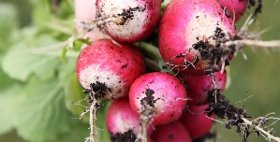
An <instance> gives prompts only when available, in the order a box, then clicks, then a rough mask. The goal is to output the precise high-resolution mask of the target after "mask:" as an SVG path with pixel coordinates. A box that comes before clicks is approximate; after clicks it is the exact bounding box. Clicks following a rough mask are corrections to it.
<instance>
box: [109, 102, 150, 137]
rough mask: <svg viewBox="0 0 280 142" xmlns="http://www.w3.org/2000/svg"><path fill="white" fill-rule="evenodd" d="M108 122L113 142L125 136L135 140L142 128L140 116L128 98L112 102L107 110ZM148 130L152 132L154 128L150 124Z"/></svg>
mask: <svg viewBox="0 0 280 142" xmlns="http://www.w3.org/2000/svg"><path fill="white" fill-rule="evenodd" d="M106 124H107V128H108V131H109V132H110V133H111V140H112V141H113V142H114V141H120V140H121V139H125V138H126V140H127V141H135V140H136V139H137V135H138V134H139V130H140V124H139V116H138V114H137V113H135V112H134V111H132V110H131V107H130V105H129V101H128V99H127V98H123V99H117V100H114V101H113V102H112V104H111V105H110V107H109V110H108V112H107V117H106ZM148 130H149V132H148V133H150V134H151V133H152V130H153V129H152V127H151V126H150V127H149V128H148Z"/></svg>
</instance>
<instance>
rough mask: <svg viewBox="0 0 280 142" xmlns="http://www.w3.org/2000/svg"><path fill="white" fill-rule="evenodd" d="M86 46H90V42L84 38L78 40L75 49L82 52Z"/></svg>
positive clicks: (75, 42)
mask: <svg viewBox="0 0 280 142" xmlns="http://www.w3.org/2000/svg"><path fill="white" fill-rule="evenodd" d="M84 44H87V45H88V44H90V40H89V39H83V38H79V39H76V40H75V41H74V43H73V48H74V50H75V51H80V50H81V48H82V46H83V45H84Z"/></svg>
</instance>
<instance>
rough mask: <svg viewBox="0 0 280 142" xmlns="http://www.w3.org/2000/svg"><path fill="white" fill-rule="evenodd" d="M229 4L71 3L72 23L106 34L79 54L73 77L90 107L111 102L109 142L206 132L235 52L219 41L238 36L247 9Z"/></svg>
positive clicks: (186, 141) (177, 0)
mask: <svg viewBox="0 0 280 142" xmlns="http://www.w3.org/2000/svg"><path fill="white" fill-rule="evenodd" d="M231 1H232V3H233V4H236V5H232V6H230V5H229V4H226V1H223V0H172V1H171V2H170V3H169V4H168V5H167V7H164V8H163V7H161V1H160V0H126V1H124V0H96V1H95V2H93V1H91V2H90V3H88V4H90V5H86V4H85V3H84V5H82V4H81V3H82V2H81V1H77V2H76V7H77V8H76V10H77V12H76V13H77V14H76V15H77V16H76V17H77V18H78V19H81V18H82V19H86V20H88V19H90V20H92V24H93V25H94V26H93V27H94V29H95V30H97V31H98V32H97V33H96V34H99V33H100V32H101V33H102V35H104V36H96V37H97V38H95V39H94V40H91V41H92V43H91V44H90V45H87V47H85V48H84V49H83V50H82V51H81V52H80V55H79V57H78V59H77V64H76V73H77V76H78V79H79V81H80V84H81V86H82V87H83V88H84V89H85V92H86V93H88V94H87V98H88V100H89V103H90V104H92V103H93V102H96V100H97V101H100V100H105V99H107V100H108V99H109V100H112V103H111V105H110V107H109V110H108V112H107V119H106V124H107V128H108V131H109V133H110V134H111V140H112V141H115V142H119V141H126V142H130V141H131V142H134V141H139V140H140V141H142V142H148V141H149V142H171V141H174V142H175V141H176V142H180V141H182V142H191V141H192V140H194V139H198V138H201V137H203V136H205V135H207V134H208V133H209V132H210V129H211V127H212V123H213V122H212V117H214V116H206V112H205V110H206V109H207V108H208V105H207V103H208V98H209V96H211V95H213V93H215V92H222V91H224V89H225V86H226V82H227V72H226V71H225V66H226V65H228V64H229V61H230V60H232V58H233V57H234V56H233V55H234V53H235V48H234V47H225V46H224V45H223V43H225V42H226V41H229V40H232V39H233V38H235V37H236V29H235V26H234V22H236V21H237V20H238V19H239V17H240V16H241V15H242V13H243V12H244V11H245V9H246V6H247V3H246V2H247V1H246V0H244V2H243V1H240V0H231ZM238 4H240V5H238ZM225 9H227V10H228V11H229V12H230V15H229V14H228V13H227V11H226V10H225ZM81 11H84V13H85V14H86V15H83V14H82V13H83V12H81ZM161 13H162V16H161ZM233 17H234V18H233ZM90 20H88V21H90ZM158 23H159V24H158ZM153 33H158V36H157V35H156V34H153ZM93 34H94V33H93ZM151 35H153V36H151ZM142 42H146V43H148V44H154V45H151V46H145V47H143V46H141V45H142V44H141V43H142ZM157 42H158V43H157ZM139 43H140V44H139ZM157 45H158V48H157V47H156V46H157ZM141 51H142V53H141ZM157 51H159V53H160V56H158V55H159V54H157ZM144 62H145V63H146V64H145V63H144ZM162 62H164V63H165V64H164V66H163V67H162ZM155 68H156V70H151V69H155ZM166 68H167V69H166ZM157 69H160V70H157ZM95 106H97V107H95ZM98 106H99V105H93V109H94V110H95V109H97V108H98ZM94 107H95V108H94ZM90 109H91V108H90ZM89 113H92V111H89ZM94 115H95V114H94ZM91 140H92V139H91Z"/></svg>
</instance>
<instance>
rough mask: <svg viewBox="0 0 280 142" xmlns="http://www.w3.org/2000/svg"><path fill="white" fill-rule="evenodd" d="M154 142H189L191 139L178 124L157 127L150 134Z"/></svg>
mask: <svg viewBox="0 0 280 142" xmlns="http://www.w3.org/2000/svg"><path fill="white" fill-rule="evenodd" d="M152 139H153V140H154V141H155V142H191V141H192V140H191V137H190V135H189V133H188V131H187V130H186V129H185V128H184V126H183V125H182V124H181V123H180V122H178V121H175V122H171V123H169V124H166V125H161V126H157V127H156V130H155V132H154V133H153V134H152Z"/></svg>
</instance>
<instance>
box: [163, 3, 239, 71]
mask: <svg viewBox="0 0 280 142" xmlns="http://www.w3.org/2000/svg"><path fill="white" fill-rule="evenodd" d="M234 34H235V27H234V25H233V22H232V20H231V19H229V18H227V16H226V15H225V13H224V11H223V9H221V6H220V5H219V4H218V2H217V1H216V0H172V1H171V2H170V4H169V5H168V6H167V8H166V9H165V11H164V14H163V17H162V20H161V24H160V29H159V49H160V53H161V55H162V57H163V59H164V60H165V61H166V62H167V63H168V64H169V65H170V66H171V67H173V68H176V69H179V70H186V72H191V73H196V74H202V73H205V72H208V71H211V72H213V71H217V70H220V68H221V66H222V65H225V64H226V63H227V61H228V60H229V58H230V57H229V56H231V55H232V54H233V52H234V50H233V49H231V48H223V47H222V46H221V43H223V42H225V41H227V40H228V39H230V38H231V36H233V35H234Z"/></svg>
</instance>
